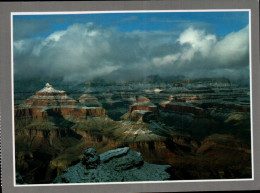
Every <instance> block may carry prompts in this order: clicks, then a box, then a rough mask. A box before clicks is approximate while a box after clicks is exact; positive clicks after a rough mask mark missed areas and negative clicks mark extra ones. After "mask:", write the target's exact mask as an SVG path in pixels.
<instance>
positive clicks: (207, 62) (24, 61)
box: [13, 18, 249, 81]
mask: <svg viewBox="0 0 260 193" xmlns="http://www.w3.org/2000/svg"><path fill="white" fill-rule="evenodd" d="M132 19H134V18H132ZM13 47H14V76H15V78H16V77H19V78H28V77H31V78H34V77H41V78H44V77H46V78H52V77H62V79H63V80H64V81H88V80H92V79H93V78H96V77H103V78H107V79H110V80H132V79H139V78H143V77H145V76H148V75H151V74H158V75H160V76H175V75H184V76H185V77H187V78H200V77H228V78H230V79H232V80H243V81H249V27H248V26H245V27H244V28H243V29H241V30H239V31H234V32H231V33H229V34H227V35H226V36H225V37H219V36H217V35H216V34H213V33H210V32H208V31H207V30H206V29H203V28H198V27H194V26H189V27H187V28H186V29H184V30H183V31H181V32H178V33H177V34H176V32H175V31H132V32H120V31H118V30H117V29H116V28H114V27H104V26H100V25H96V24H94V23H91V22H89V23H85V24H82V23H75V24H72V25H70V26H69V27H68V28H67V29H66V30H61V31H54V32H53V33H51V34H50V35H48V36H47V37H29V38H28V37H26V38H20V39H17V40H16V39H15V40H14V42H13Z"/></svg>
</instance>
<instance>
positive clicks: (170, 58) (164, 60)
mask: <svg viewBox="0 0 260 193" xmlns="http://www.w3.org/2000/svg"><path fill="white" fill-rule="evenodd" d="M179 56H180V54H172V55H167V56H164V57H156V58H153V59H152V63H153V64H154V65H155V66H157V67H160V66H164V65H169V64H170V65H171V64H174V62H175V61H177V60H178V59H179Z"/></svg>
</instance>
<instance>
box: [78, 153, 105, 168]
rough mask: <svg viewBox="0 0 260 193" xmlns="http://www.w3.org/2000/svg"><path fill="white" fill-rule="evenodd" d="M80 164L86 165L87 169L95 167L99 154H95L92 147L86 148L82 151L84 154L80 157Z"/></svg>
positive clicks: (98, 160)
mask: <svg viewBox="0 0 260 193" xmlns="http://www.w3.org/2000/svg"><path fill="white" fill-rule="evenodd" d="M81 162H82V164H83V165H85V166H86V168H87V169H92V168H96V167H97V166H98V164H99V162H100V158H99V155H97V151H96V150H95V149H93V148H88V149H87V150H86V151H85V152H84V156H83V158H82V161H81Z"/></svg>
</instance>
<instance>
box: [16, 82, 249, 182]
mask: <svg viewBox="0 0 260 193" xmlns="http://www.w3.org/2000/svg"><path fill="white" fill-rule="evenodd" d="M75 87H80V86H79V85H78V86H75ZM75 87H73V89H74V90H73V91H71V90H70V89H69V87H68V90H69V92H68V93H67V92H66V91H63V90H58V89H55V88H54V87H53V86H52V85H50V84H49V83H46V85H45V87H44V88H43V89H41V90H39V91H37V92H35V93H33V95H32V96H30V97H28V98H25V99H23V93H22V92H21V93H15V99H16V98H18V99H19V101H18V100H17V101H15V107H14V111H15V112H14V115H15V163H16V172H18V173H19V176H21V177H22V179H23V182H24V183H26V184H45V183H52V182H53V181H54V179H56V178H57V176H60V175H63V173H64V170H66V169H67V168H71V167H72V168H73V167H74V166H76V165H77V164H80V163H81V160H82V159H83V157H84V155H85V154H84V152H85V151H86V150H87V149H88V148H94V149H95V150H96V152H97V153H98V154H100V156H101V155H102V154H103V153H105V152H109V151H111V150H114V149H118V148H126V147H127V148H130V150H129V151H136V152H140V155H141V156H142V159H143V160H144V162H145V163H147V164H159V165H169V167H168V168H167V170H166V171H165V172H166V173H167V174H168V175H169V176H168V177H167V180H190V179H234V178H236V179H237V178H251V175H252V173H251V169H252V168H251V140H250V136H251V131H250V94H249V89H248V88H247V87H242V86H237V85H231V84H230V83H229V82H228V81H221V80H218V81H215V80H213V81H208V80H207V81H206V82H205V80H201V81H187V80H184V81H178V82H170V83H169V82H167V83H165V82H158V83H149V82H126V83H114V84H109V85H108V84H106V85H103V84H98V83H95V84H91V83H86V84H83V85H81V87H80V88H78V90H79V91H78V92H75ZM81 91H82V92H81ZM26 96H27V95H26ZM20 101H22V102H20ZM148 177H149V175H148ZM148 177H145V178H143V179H145V180H147V181H149V178H148ZM124 178H126V177H124ZM113 179H114V181H121V180H120V179H119V178H118V179H117V178H111V179H109V178H105V181H113ZM136 179H139V178H138V177H137V178H136ZM92 180H93V179H92ZM103 180H104V179H103ZM150 180H153V179H152V178H151V179H150ZM160 180H166V178H162V179H160ZM94 181H95V180H94ZM19 182H21V180H20V177H19V178H17V183H19ZM59 182H60V181H59ZM84 182H91V180H89V181H88V180H85V181H84Z"/></svg>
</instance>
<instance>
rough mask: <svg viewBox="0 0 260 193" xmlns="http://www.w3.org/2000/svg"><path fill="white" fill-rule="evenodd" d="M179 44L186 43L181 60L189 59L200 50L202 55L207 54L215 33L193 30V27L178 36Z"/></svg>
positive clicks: (214, 38) (212, 43)
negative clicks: (186, 46)
mask: <svg viewBox="0 0 260 193" xmlns="http://www.w3.org/2000/svg"><path fill="white" fill-rule="evenodd" d="M178 41H179V42H180V45H184V44H188V45H190V47H188V48H185V49H184V50H183V54H182V57H181V58H182V60H189V61H191V60H192V58H193V57H194V54H195V53H196V52H200V53H201V55H202V56H203V57H206V56H208V55H209V53H210V50H211V48H212V46H213V45H214V44H215V43H216V41H217V38H216V36H215V35H212V34H206V33H205V31H202V30H195V29H194V28H193V27H190V28H188V29H187V30H185V31H184V32H183V33H182V34H181V35H180V37H179V39H178Z"/></svg>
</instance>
